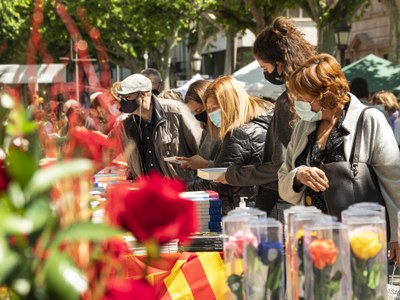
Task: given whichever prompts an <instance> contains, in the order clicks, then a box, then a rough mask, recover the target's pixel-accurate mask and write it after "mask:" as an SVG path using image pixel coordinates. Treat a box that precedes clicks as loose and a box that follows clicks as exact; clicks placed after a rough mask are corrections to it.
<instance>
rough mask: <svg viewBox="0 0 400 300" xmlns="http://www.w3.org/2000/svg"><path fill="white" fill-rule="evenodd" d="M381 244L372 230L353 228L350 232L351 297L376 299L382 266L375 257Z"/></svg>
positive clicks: (363, 299) (359, 299)
mask: <svg viewBox="0 0 400 300" xmlns="http://www.w3.org/2000/svg"><path fill="white" fill-rule="evenodd" d="M382 246H383V245H382V243H381V241H380V239H379V236H378V234H377V233H376V232H374V231H373V230H355V231H354V232H352V233H351V234H350V248H351V271H352V280H353V282H352V284H353V299H358V300H361V299H362V300H365V299H378V298H377V296H378V295H377V289H378V287H379V285H380V280H381V273H382V268H383V266H382V264H381V263H380V262H379V261H378V260H377V259H376V258H377V256H378V254H379V252H380V251H381V250H382Z"/></svg>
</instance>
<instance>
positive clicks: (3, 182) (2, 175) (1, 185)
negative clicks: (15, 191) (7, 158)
mask: <svg viewBox="0 0 400 300" xmlns="http://www.w3.org/2000/svg"><path fill="white" fill-rule="evenodd" d="M9 182H10V178H8V176H7V173H6V168H5V167H4V164H3V161H2V160H0V192H3V191H5V190H7V186H8V183H9Z"/></svg>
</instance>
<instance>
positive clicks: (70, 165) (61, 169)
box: [25, 159, 93, 197]
mask: <svg viewBox="0 0 400 300" xmlns="http://www.w3.org/2000/svg"><path fill="white" fill-rule="evenodd" d="M92 168H93V163H92V162H91V161H90V160H88V159H74V160H70V161H67V162H60V163H57V164H55V165H52V166H50V167H46V168H44V169H40V170H38V171H37V172H36V173H35V174H34V175H33V177H32V178H31V180H30V182H29V183H28V184H27V186H26V189H25V193H26V195H28V196H31V197H32V196H34V195H37V194H39V193H42V192H44V191H47V190H49V189H50V188H51V187H52V186H53V184H54V183H55V182H56V181H58V180H60V179H62V178H68V177H71V176H74V175H79V174H82V173H84V172H87V171H91V170H92Z"/></svg>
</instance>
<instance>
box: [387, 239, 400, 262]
mask: <svg viewBox="0 0 400 300" xmlns="http://www.w3.org/2000/svg"><path fill="white" fill-rule="evenodd" d="M389 251H390V252H389V260H392V261H394V262H395V263H396V264H397V265H399V263H400V250H399V244H398V242H397V241H395V242H390V250H389Z"/></svg>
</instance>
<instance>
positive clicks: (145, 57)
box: [143, 50, 149, 69]
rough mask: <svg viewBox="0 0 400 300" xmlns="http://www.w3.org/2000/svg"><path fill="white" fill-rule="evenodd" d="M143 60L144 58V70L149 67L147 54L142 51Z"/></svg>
mask: <svg viewBox="0 0 400 300" xmlns="http://www.w3.org/2000/svg"><path fill="white" fill-rule="evenodd" d="M143 58H144V68H145V69H147V68H148V67H149V63H148V59H149V54H148V53H147V50H145V51H144V54H143Z"/></svg>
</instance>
